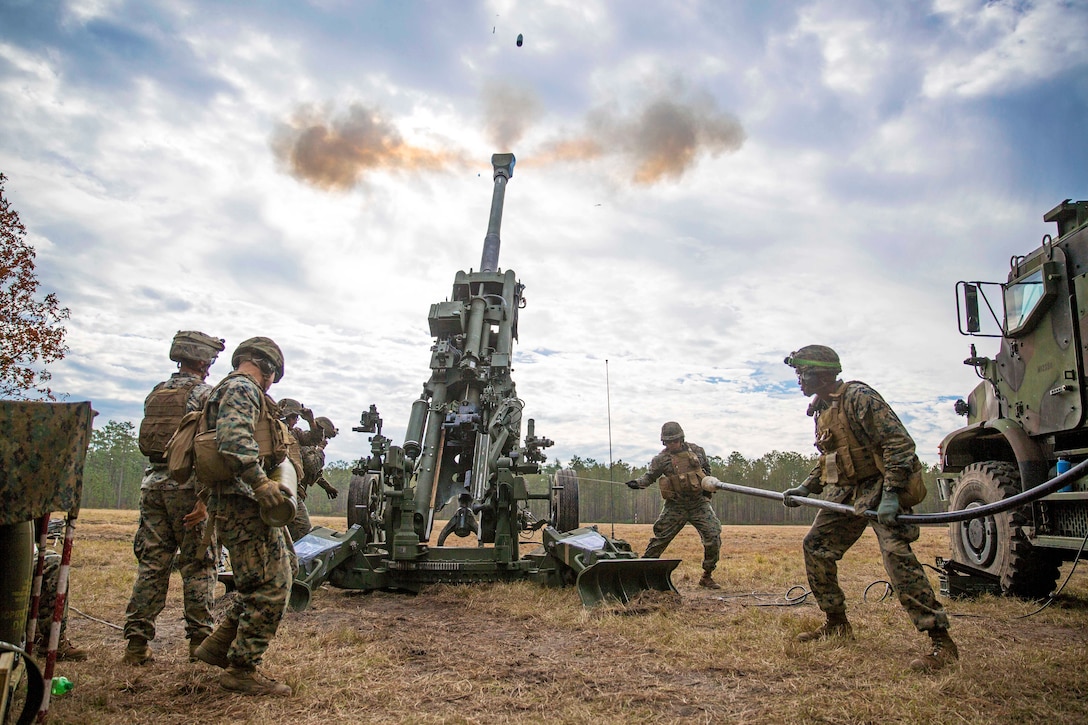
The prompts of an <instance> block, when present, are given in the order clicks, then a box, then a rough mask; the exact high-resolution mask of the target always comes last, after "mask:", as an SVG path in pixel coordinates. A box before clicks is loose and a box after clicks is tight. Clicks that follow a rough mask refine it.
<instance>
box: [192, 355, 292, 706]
mask: <svg viewBox="0 0 1088 725" xmlns="http://www.w3.org/2000/svg"><path fill="white" fill-rule="evenodd" d="M231 362H232V364H233V365H234V371H233V372H232V373H231V374H230V375H228V376H227V377H226V378H225V379H224V380H223V381H221V382H220V383H219V384H218V385H217V386H216V387H215V388H214V390H213V391H212V393H211V395H210V396H209V399H208V404H207V407H206V408H205V415H206V421H207V425H208V428H209V429H212V428H214V429H215V433H216V435H215V438H216V444H217V446H218V449H219V453H220V455H222V457H223V458H224V459H225V460H226V463H227V465H228V467H229V468H230V469H231V470H232V471H233V472H234V475H233V477H232V478H231V479H230V480H228V481H225V482H220V483H217V484H215V485H214V486H212V487H211V489H210V500H209V509H210V511H211V512H212V513H213V516H214V521H215V527H216V531H217V532H218V535H219V538H220V541H221V542H222V543H223V544H224V545H225V546H226V548H227V550H228V551H229V552H230V561H231V566H232V568H233V572H234V584H235V587H236V589H237V593H238V594H237V597H236V598H235V599H234V602H233V604H232V605H231V607H230V609H228V610H227V612H226V613H225V614H224V617H223V620H222V621H220V623H219V624H218V626H217V627H216V629H215V631H214V632H213V633H212V635H211V636H210V637H209V638H208V639H206V640H205V641H204V642H203V643H202V645H201V646H200V647H199V648H198V649H197V652H196V657H197V658H198V659H200V660H202V661H204V662H207V663H209V664H213V665H216V666H219V667H223V668H225V669H226V672H224V673H223V675H222V676H221V677H220V680H219V683H220V685H221V686H222V687H223V688H224V689H227V690H230V691H234V692H240V693H243V694H262V695H290V694H291V688H289V687H288V686H286V685H283V684H280V683H278V682H276V681H275V680H272V679H270V678H268V677H265V676H264V675H261V674H259V673H258V672H257V666H258V665H259V664H260V663H261V660H262V658H263V656H264V652H265V650H266V649H268V645H269V642H270V641H271V640H272V638H273V637H274V636H275V634H276V631H277V629H278V628H279V624H280V621H281V620H282V619H283V615H284V612H285V611H286V609H287V601H288V596H289V593H290V590H291V582H292V579H293V578H294V572H293V571H292V566H291V553H292V552H291V549H290V545H289V543H288V541H287V540H286V538H285V537H284V532H283V530H282V529H281V528H279V527H273V526H269V525H268V524H267V523H265V522H264V520H263V518H262V516H261V511H262V509H264V510H269V509H271V508H274V507H275V506H276V505H278V504H279V503H281V502H282V501H283V493H282V491H281V489H280V487H279V484H278V483H276V482H275V481H272V480H270V479H269V477H268V473H267V472H268V471H271V470H272V469H273V467H274V466H276V465H278V463H279V461H276V460H275V459H274V457H273V456H270V455H268V454H262V452H261V450H260V448H259V446H258V443H257V435H258V432H257V428H258V426H261V425H272V424H274V425H277V426H279V425H281V424H280V422H279V421H278V420H276V419H275V416H274V415H273V414H272V412H271V411H273V410H274V409H275V405H276V404H275V402H274V401H272V400H271V399H270V398H268V397H267V395H266V391H267V390H268V388H269V387H270V386H271V385H272V383H273V382H278V381H279V380H280V378H282V377H283V353H282V352H280V349H279V347H278V346H277V345H276V344H275V343H274V342H273V341H272V340H269V339H268V338H262V337H257V338H250V339H249V340H246V341H245V342H243V343H242V344H241V345H239V346H238V348H237V349H236V350H235V352H234V354H233V356H232V358H231Z"/></svg>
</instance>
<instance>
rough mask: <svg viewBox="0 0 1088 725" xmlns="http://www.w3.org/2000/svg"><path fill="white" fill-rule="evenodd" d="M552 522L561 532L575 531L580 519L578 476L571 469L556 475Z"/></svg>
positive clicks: (563, 470)
mask: <svg viewBox="0 0 1088 725" xmlns="http://www.w3.org/2000/svg"><path fill="white" fill-rule="evenodd" d="M551 503H552V521H553V522H555V528H557V529H559V531H561V532H565V531H574V530H575V529H577V528H578V527H579V526H580V525H581V524H580V523H579V521H580V520H579V518H578V474H577V473H575V472H574V471H572V470H570V469H569V468H564V469H561V470H559V471H556V473H555V481H554V482H553V483H552V502H551Z"/></svg>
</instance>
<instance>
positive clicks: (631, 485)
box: [627, 478, 642, 491]
mask: <svg viewBox="0 0 1088 725" xmlns="http://www.w3.org/2000/svg"><path fill="white" fill-rule="evenodd" d="M627 488H630V489H632V490H635V491H637V490H639V489H640V488H642V487H641V486H639V485H638V481H636V480H635V479H633V478H632V479H631V480H630V481H628V482H627Z"/></svg>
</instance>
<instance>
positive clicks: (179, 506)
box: [123, 332, 223, 665]
mask: <svg viewBox="0 0 1088 725" xmlns="http://www.w3.org/2000/svg"><path fill="white" fill-rule="evenodd" d="M222 349H223V341H222V340H219V339H217V338H213V337H210V336H208V335H205V334H204V333H200V332H179V333H178V334H177V335H176V336H175V337H174V342H173V344H172V345H171V350H170V358H171V359H172V360H174V361H176V362H177V363H178V367H179V372H176V373H174V374H173V375H171V376H170V378H169V379H168V380H166V381H164V382H161V383H159V384H158V385H156V386H155V387H154V389H153V390H152V391H151V393H150V394H149V395H148V397H147V400H146V401H145V404H144V415H145V420H146V419H147V418H148V416H149V415H153V413H151V412H149V411H153V410H154V408H153V406H154V400H155V399H156V398H157V397H158V395H159V394H161V393H163V392H165V391H170V390H181V391H183V390H184V389H188V390H189V393H188V395H187V396H186V397H185V405H184V412H186V413H188V412H191V411H197V410H200V409H201V408H203V407H204V402H205V401H206V400H207V399H208V393H209V392H211V389H212V388H211V386H210V385H207V384H206V383H205V382H204V380H205V379H206V378H207V376H208V370H209V368H210V367H211V365H212V363H214V362H215V359H216V358H217V357H218V353H219V351H221V350H222ZM160 399H161V398H160ZM178 412H181V411H178ZM175 425H176V423H175ZM143 432H144V425H143V424H141V434H143ZM149 455H150V464H149V465H148V467H147V469H146V470H145V471H144V477H143V481H142V482H141V483H140V523H139V526H138V528H137V530H136V536H135V538H134V539H133V542H132V550H133V552H134V553H135V555H136V560H137V562H138V567H137V571H136V581H135V582H134V583H133V585H132V596H131V598H130V599H129V602H128V607H127V609H126V610H125V626H124V636H125V639H127V640H128V646H127V647H126V649H125V654H124V658H123V661H124V662H125V663H126V664H131V665H142V664H145V663H147V662H150V661H151V660H152V655H151V650H150V649H149V648H148V646H147V643H148V642H149V641H151V640H153V639H155V619H156V618H157V617H158V616H159V614H160V613H161V612H162V610H163V607H164V606H165V605H166V596H167V591H168V589H169V586H170V571H171V567H172V565H173V564H174V562H175V553H176V554H177V565H178V570H179V571H180V572H181V582H182V600H183V605H182V606H183V610H184V615H185V636H186V638H188V639H189V650H190V656H192V653H193V652H194V651H195V650H196V647H197V646H199V644H200V643H201V642H202V641H204V638H205V637H207V636H208V635H209V634H211V631H212V624H213V621H214V620H213V619H212V613H211V607H212V593H213V590H214V587H215V580H216V570H215V560H214V557H213V555H212V552H211V549H210V548H209V547H208V544H207V543H206V542H205V541H204V526H205V524H204V518H206V515H205V513H204V504H203V503H202V502H200V501H199V499H198V498H197V485H196V478H195V476H191V477H190V478H189V480H188V481H185V482H184V483H178V482H177V481H175V480H174V479H172V478H171V477H170V474H169V471H168V469H167V465H166V461H165V459H164V458H163V456H162V455H160V454H159V452H149Z"/></svg>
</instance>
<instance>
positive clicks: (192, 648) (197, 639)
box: [189, 632, 208, 662]
mask: <svg viewBox="0 0 1088 725" xmlns="http://www.w3.org/2000/svg"><path fill="white" fill-rule="evenodd" d="M207 638H208V635H207V634H206V633H204V632H194V633H193V634H192V636H190V637H189V661H190V662H197V661H198V660H197V656H196V651H197V650H198V649H199V648H200V645H201V644H202V643H203V642H204V640H206V639H207Z"/></svg>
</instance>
